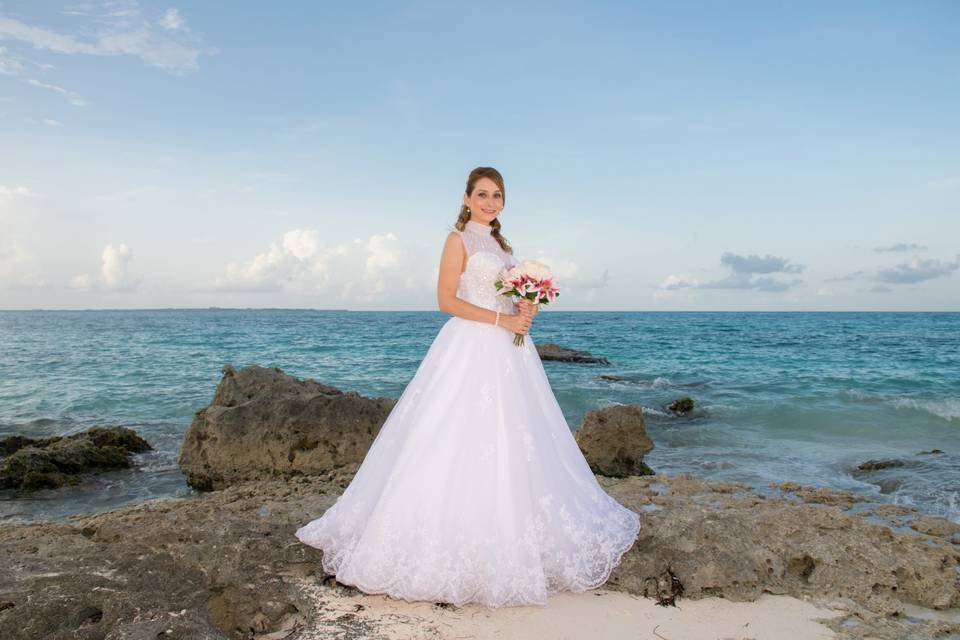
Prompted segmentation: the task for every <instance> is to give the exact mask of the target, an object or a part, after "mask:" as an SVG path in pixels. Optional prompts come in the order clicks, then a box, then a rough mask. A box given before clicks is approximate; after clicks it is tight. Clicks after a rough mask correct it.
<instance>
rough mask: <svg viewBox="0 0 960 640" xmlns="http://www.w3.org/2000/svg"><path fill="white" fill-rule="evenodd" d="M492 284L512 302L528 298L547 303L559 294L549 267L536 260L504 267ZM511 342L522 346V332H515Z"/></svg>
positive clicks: (538, 302)
mask: <svg viewBox="0 0 960 640" xmlns="http://www.w3.org/2000/svg"><path fill="white" fill-rule="evenodd" d="M493 284H494V286H495V287H496V288H497V291H499V292H500V293H501V294H502V295H505V296H509V297H510V298H512V299H513V301H514V302H519V301H520V300H530V301H531V302H533V303H534V304H548V303H550V302H553V301H554V300H556V299H557V297H559V295H560V290H559V289H557V288H556V287H555V286H553V274H552V273H550V268H549V267H548V266H547V265H545V264H543V263H542V262H537V261H536V260H524V261H523V262H521V263H520V264H518V265H517V266H515V267H510V268H508V269H504V270H503V271H501V272H500V273H499V274H498V275H497V280H496V282H494V283H493ZM513 343H514V344H515V345H517V346H518V347H520V346H523V334H522V333H517V334H515V335H514V338H513Z"/></svg>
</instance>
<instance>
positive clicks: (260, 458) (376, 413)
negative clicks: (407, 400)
mask: <svg viewBox="0 0 960 640" xmlns="http://www.w3.org/2000/svg"><path fill="white" fill-rule="evenodd" d="M396 402H397V401H396V400H395V399H393V398H366V397H363V396H361V395H360V394H358V393H356V392H353V391H350V392H343V391H341V390H340V389H337V388H335V387H331V386H328V385H325V384H321V383H319V382H316V381H315V380H309V379H308V380H300V379H298V378H295V377H294V376H291V375H288V374H286V373H284V372H283V371H281V370H280V369H276V368H267V367H259V366H250V367H245V368H243V369H240V370H236V369H234V368H233V367H231V366H229V365H227V366H225V367H224V368H223V377H222V378H221V380H220V384H219V385H218V386H217V390H216V393H215V394H214V398H213V401H212V402H211V403H210V405H209V406H207V407H205V408H203V409H201V410H199V411H197V413H196V415H195V416H194V419H193V422H192V423H191V424H190V427H189V428H188V429H187V431H186V433H185V434H184V438H183V445H182V446H181V448H180V457H179V461H178V462H179V464H180V468H181V470H183V472H184V473H185V474H186V475H187V483H188V484H189V485H190V486H192V487H193V488H195V489H198V490H201V491H211V490H217V489H222V488H224V487H226V486H228V485H230V484H233V483H235V482H238V481H241V480H258V479H268V478H273V477H290V476H296V475H321V476H324V477H325V478H327V479H334V478H335V477H342V476H344V475H350V474H353V473H354V472H356V470H357V468H358V467H359V466H360V463H361V462H363V458H364V456H366V454H367V450H368V449H369V448H370V445H371V444H372V443H373V439H374V438H375V437H376V436H377V433H379V432H380V427H381V426H383V423H384V421H385V420H386V419H387V416H388V415H389V414H390V410H391V409H393V406H394V405H395V404H396Z"/></svg>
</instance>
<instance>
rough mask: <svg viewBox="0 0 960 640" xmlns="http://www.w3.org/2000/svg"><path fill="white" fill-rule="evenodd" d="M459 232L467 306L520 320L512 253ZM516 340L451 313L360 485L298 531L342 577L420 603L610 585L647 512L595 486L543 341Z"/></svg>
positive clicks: (481, 232) (542, 597)
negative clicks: (554, 384) (504, 273)
mask: <svg viewBox="0 0 960 640" xmlns="http://www.w3.org/2000/svg"><path fill="white" fill-rule="evenodd" d="M452 230H453V231H456V229H452ZM457 233H458V234H459V235H460V237H461V238H462V239H463V243H464V246H465V247H466V250H467V254H468V259H467V267H466V270H465V271H464V272H463V273H462V274H461V276H460V283H459V288H458V290H457V297H459V298H462V299H464V300H466V301H468V302H471V303H473V304H475V305H478V306H481V307H484V308H487V309H495V310H499V311H501V312H502V313H507V314H509V313H514V305H513V302H512V301H510V300H508V299H507V298H506V297H505V296H502V295H500V294H499V293H497V291H496V289H495V287H494V284H493V283H494V280H495V278H496V275H497V273H498V272H499V271H500V270H501V269H502V268H503V266H505V265H507V266H512V265H514V264H516V261H515V260H514V258H513V256H512V255H510V254H508V253H506V252H504V251H503V250H502V249H501V248H500V245H499V244H498V243H497V241H496V239H495V238H493V237H492V236H491V235H490V227H488V226H486V225H483V224H480V223H478V222H473V221H469V222H468V223H467V226H466V229H464V231H463V232H459V231H457ZM513 337H514V334H513V333H512V332H510V331H508V330H506V329H504V328H503V327H500V326H494V325H493V324H489V323H484V322H475V321H472V320H465V319H463V318H460V317H458V316H454V317H452V318H450V319H449V320H448V321H447V322H446V323H445V324H444V325H443V327H442V328H441V329H440V332H439V333H438V334H437V337H436V338H435V339H434V341H433V344H431V346H430V348H429V350H428V351H427V353H426V355H425V356H424V359H423V362H421V363H420V366H419V368H418V369H417V372H416V374H415V375H414V377H413V379H412V380H411V381H410V382H409V384H408V385H407V387H406V388H405V389H404V391H403V393H402V394H401V396H400V398H399V400H398V401H397V404H396V405H395V406H394V408H393V410H392V411H391V412H390V415H389V416H388V417H387V419H386V421H385V422H384V423H383V426H382V427H381V429H380V432H379V433H378V434H377V437H376V438H375V439H374V441H373V444H372V445H371V446H370V449H369V451H368V452H367V454H366V457H365V458H364V460H363V463H362V464H361V465H360V467H359V469H358V470H357V472H356V475H355V476H354V477H353V480H352V481H351V483H350V485H349V486H348V487H347V488H346V489H345V490H344V492H343V494H342V495H340V496H339V497H338V498H337V501H336V502H335V503H334V504H333V505H332V506H331V507H330V508H329V509H327V511H326V512H325V513H324V514H323V515H322V516H321V517H319V518H317V519H316V520H313V521H311V522H309V523H307V524H306V525H304V526H303V527H301V528H299V529H298V530H297V532H296V536H297V538H299V539H300V541H301V542H303V543H305V544H308V545H310V546H313V547H316V548H318V549H322V550H323V552H324V553H323V560H322V564H323V569H324V570H325V571H326V572H327V573H329V574H333V575H335V576H336V579H337V580H338V581H339V582H341V583H344V584H349V585H353V586H355V587H357V588H358V589H360V590H361V591H364V592H367V593H380V594H387V595H389V596H392V597H394V598H402V599H404V600H408V601H429V602H447V603H452V604H454V605H457V606H462V605H464V604H466V603H469V602H473V603H477V604H480V605H483V606H485V607H489V608H496V607H500V606H505V605H527V604H539V605H545V604H547V598H548V596H549V595H552V594H554V593H557V592H560V591H564V590H569V591H575V592H581V591H585V590H587V589H591V588H594V587H597V586H599V585H601V584H603V583H604V582H606V580H607V578H608V577H609V575H610V572H611V571H612V570H613V568H614V567H615V566H616V565H617V564H618V563H619V562H620V559H621V557H622V556H623V554H624V553H625V552H626V551H627V550H628V549H629V548H630V547H631V546H632V545H633V543H634V541H635V539H636V537H637V534H638V532H639V530H640V518H639V516H638V515H637V514H636V513H635V512H633V511H631V510H630V509H627V508H626V507H624V506H623V505H621V504H620V503H618V502H617V501H616V500H614V499H613V498H612V497H611V496H610V495H609V494H607V493H606V492H605V491H604V490H603V489H602V488H601V487H600V485H599V484H598V483H597V479H596V478H595V477H594V475H593V473H592V472H591V471H590V467H589V465H588V464H587V461H586V460H585V459H584V457H583V454H582V453H581V451H580V448H579V447H578V445H577V443H576V441H575V440H574V437H573V434H572V433H571V432H570V428H569V427H568V426H567V422H566V420H565V419H564V417H563V414H562V412H561V410H560V407H559V405H558V404H557V401H556V398H555V397H554V395H553V391H552V390H551V388H550V383H549V381H548V380H547V376H546V374H545V372H544V370H543V365H542V364H541V362H540V358H539V356H538V355H537V351H536V349H535V347H534V342H533V339H532V338H531V337H530V335H529V334H528V335H527V336H526V344H525V345H524V346H522V347H518V346H516V345H515V344H514V343H513Z"/></svg>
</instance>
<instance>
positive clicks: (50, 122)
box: [42, 118, 63, 127]
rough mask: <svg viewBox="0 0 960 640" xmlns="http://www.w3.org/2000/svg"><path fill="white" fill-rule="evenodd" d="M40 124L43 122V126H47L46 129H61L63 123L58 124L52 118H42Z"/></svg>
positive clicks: (57, 121)
mask: <svg viewBox="0 0 960 640" xmlns="http://www.w3.org/2000/svg"><path fill="white" fill-rule="evenodd" d="M42 122H43V124H45V125H47V126H48V127H62V126H63V123H62V122H60V121H59V120H54V119H53V118H44V119H43V120H42Z"/></svg>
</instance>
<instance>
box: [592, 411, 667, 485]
mask: <svg viewBox="0 0 960 640" xmlns="http://www.w3.org/2000/svg"><path fill="white" fill-rule="evenodd" d="M575 437H576V440H577V444H578V445H580V451H581V452H583V455H584V457H585V458H586V459H587V462H588V463H590V469H591V470H592V471H593V472H594V473H597V474H600V475H603V476H611V477H616V478H622V477H624V476H629V475H641V476H642V475H651V474H652V473H653V470H652V469H651V468H650V467H648V466H647V465H646V463H645V462H644V461H643V456H645V455H646V454H647V453H649V452H650V450H652V449H653V440H651V439H650V437H649V436H647V429H646V423H645V421H644V419H643V410H642V409H641V408H640V407H639V406H638V405H616V406H612V407H605V408H603V409H599V410H597V411H590V412H588V413H587V414H586V415H585V416H584V417H583V421H582V422H581V423H580V426H579V427H578V428H577V431H576V433H575Z"/></svg>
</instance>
